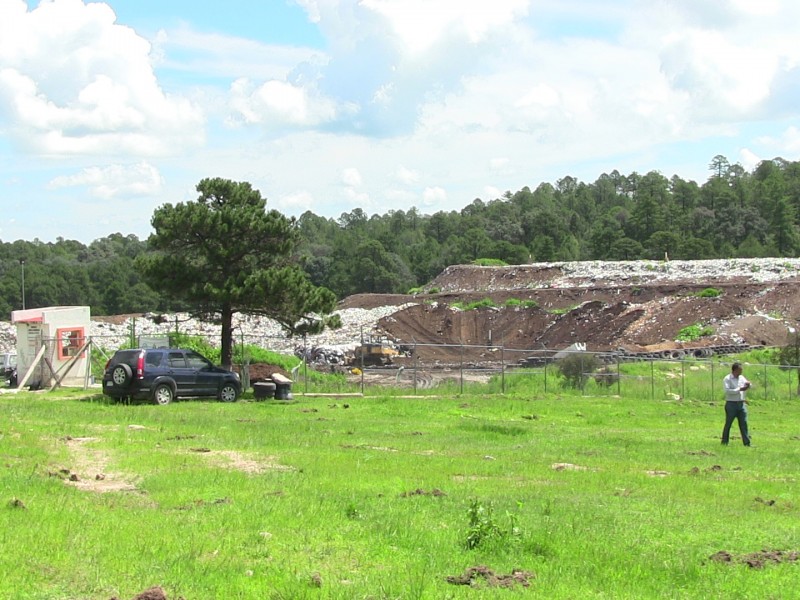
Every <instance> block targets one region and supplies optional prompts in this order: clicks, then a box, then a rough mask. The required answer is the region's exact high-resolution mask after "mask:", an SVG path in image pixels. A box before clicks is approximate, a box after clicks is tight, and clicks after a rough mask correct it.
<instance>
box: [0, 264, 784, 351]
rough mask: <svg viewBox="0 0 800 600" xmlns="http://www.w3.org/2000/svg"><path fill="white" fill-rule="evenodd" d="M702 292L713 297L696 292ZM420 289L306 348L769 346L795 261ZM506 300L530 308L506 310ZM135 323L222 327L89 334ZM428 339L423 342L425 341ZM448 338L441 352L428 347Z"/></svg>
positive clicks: (266, 326) (452, 277)
mask: <svg viewBox="0 0 800 600" xmlns="http://www.w3.org/2000/svg"><path fill="white" fill-rule="evenodd" d="M707 288H713V289H715V290H717V291H719V292H720V294H719V296H717V297H700V296H699V295H698V294H699V293H700V292H702V291H703V290H705V289H707ZM426 289H427V291H428V293H424V294H420V295H414V296H412V295H403V294H395V295H385V294H359V295H355V296H351V297H348V298H346V299H344V300H343V301H342V302H341V303H340V304H339V306H338V308H337V311H338V312H339V314H340V315H341V317H342V321H343V324H344V326H343V327H342V329H340V330H337V331H327V332H325V333H323V334H321V335H318V336H309V338H308V339H307V340H306V345H307V347H308V348H321V349H329V350H334V351H336V352H346V351H348V350H352V348H354V347H355V346H356V345H357V344H358V343H359V340H360V339H361V335H362V333H364V334H368V333H372V332H379V333H383V334H386V335H388V336H390V337H391V338H393V339H394V340H396V341H397V342H400V343H403V344H407V345H412V346H413V345H415V344H416V345H417V356H418V357H419V358H420V359H421V360H423V361H438V362H440V363H452V362H454V361H456V360H459V359H460V356H461V349H460V348H459V347H458V346H459V345H460V344H464V345H467V346H472V345H475V346H481V347H483V348H482V349H481V350H480V351H476V353H477V355H478V356H473V357H471V360H473V362H474V361H477V360H479V359H480V360H492V359H493V358H495V356H493V355H492V354H491V353H488V352H487V351H486V346H488V345H494V346H503V347H504V348H506V349H509V350H515V349H516V350H520V351H523V350H533V349H536V350H540V349H545V348H546V349H552V350H559V349H562V348H564V347H566V346H569V345H570V344H572V343H576V342H580V343H585V344H586V345H587V349H588V350H595V351H604V352H605V351H617V350H619V349H625V350H627V351H630V352H644V351H661V350H667V349H680V348H684V347H690V348H698V347H708V348H711V347H720V346H740V345H748V346H776V345H782V344H784V343H785V341H786V337H787V332H788V331H789V328H790V327H795V326H797V324H798V322H800V259H735V260H708V261H669V262H667V261H664V262H654V261H630V262H573V263H538V264H529V265H517V266H508V267H479V266H471V265H457V266H451V267H449V268H447V269H445V271H444V272H442V273H441V275H439V276H438V277H437V278H436V279H435V280H434V281H432V282H431V283H430V284H429V285H428V286H427V288H426ZM487 298H489V299H491V300H492V302H493V303H494V305H495V306H493V307H484V308H480V309H476V310H460V309H458V308H455V307H454V304H455V303H462V304H468V303H470V302H476V301H481V300H484V299H487ZM510 299H513V300H518V301H525V300H532V301H534V302H535V303H536V306H534V307H529V308H522V307H520V306H516V307H513V306H512V307H506V306H505V305H506V302H507V301H508V300H510ZM134 319H135V327H136V331H137V333H139V334H142V335H156V334H159V333H166V332H168V331H171V330H173V329H174V327H176V326H179V328H180V330H181V331H183V332H185V333H190V334H197V335H204V336H207V337H208V339H209V341H211V342H212V343H215V344H216V343H217V342H218V340H219V327H218V326H217V325H214V324H209V323H202V322H198V321H195V320H193V319H191V318H189V316H188V315H119V316H116V317H93V319H92V331H91V335H92V336H93V337H95V338H96V340H97V342H98V344H99V345H102V346H104V347H106V348H111V349H113V348H116V347H119V346H120V345H122V344H124V343H125V342H126V340H127V339H129V335H130V331H131V327H132V324H133V323H134ZM697 323H699V324H701V325H703V326H708V327H709V328H711V329H712V330H713V334H712V335H709V336H705V337H702V338H700V339H699V340H696V341H694V342H692V343H691V344H681V343H679V342H675V339H676V338H677V337H678V334H679V332H680V331H681V329H683V328H684V327H687V326H690V325H694V324H697ZM236 327H237V329H236V331H237V335H242V336H243V337H244V339H246V341H247V342H248V343H254V344H258V345H261V346H263V347H265V348H269V349H272V350H275V351H279V352H284V353H292V352H293V351H294V349H295V348H296V347H297V346H299V345H302V343H303V341H302V340H297V339H287V338H286V337H285V336H284V335H283V334H282V333H281V331H280V328H279V327H278V326H277V324H276V323H274V322H273V321H270V320H268V319H259V318H255V317H240V318H239V319H238V320H237V322H236ZM14 343H15V332H14V329H13V327H12V326H11V325H10V324H8V323H0V345H2V346H3V348H4V349H6V348H7V349H11V348H13V346H14ZM425 344H430V345H431V346H424V345H425ZM441 344H451V345H454V347H452V348H449V349H442V348H435V347H433V346H432V345H441Z"/></svg>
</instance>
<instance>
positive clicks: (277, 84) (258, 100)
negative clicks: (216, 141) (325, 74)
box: [231, 79, 337, 127]
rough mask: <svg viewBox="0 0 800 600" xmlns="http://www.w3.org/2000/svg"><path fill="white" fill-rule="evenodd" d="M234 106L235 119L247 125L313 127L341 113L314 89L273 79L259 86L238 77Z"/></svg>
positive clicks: (234, 88) (331, 102)
mask: <svg viewBox="0 0 800 600" xmlns="http://www.w3.org/2000/svg"><path fill="white" fill-rule="evenodd" d="M231 108H232V109H233V111H234V115H235V118H239V119H241V120H242V121H244V122H245V123H247V124H266V125H273V126H282V125H292V126H301V127H313V126H316V125H320V124H322V123H326V122H329V121H332V120H333V119H334V118H335V117H336V114H337V108H336V106H335V104H334V102H333V101H331V100H330V99H327V98H322V97H320V96H318V95H315V94H314V91H313V89H309V88H304V87H299V86H295V85H292V84H291V83H286V82H283V81H277V80H271V81H267V82H266V83H264V84H262V85H260V86H255V85H254V84H253V82H252V81H250V80H249V79H238V80H236V81H235V82H234V83H233V85H232V86H231Z"/></svg>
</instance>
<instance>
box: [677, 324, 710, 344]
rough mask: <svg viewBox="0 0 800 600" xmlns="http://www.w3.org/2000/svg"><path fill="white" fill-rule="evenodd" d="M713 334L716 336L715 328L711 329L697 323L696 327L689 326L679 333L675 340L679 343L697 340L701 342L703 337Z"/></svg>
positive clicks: (708, 326)
mask: <svg viewBox="0 0 800 600" xmlns="http://www.w3.org/2000/svg"><path fill="white" fill-rule="evenodd" d="M713 334H714V328H713V327H711V326H710V325H703V324H702V323H695V324H694V325H689V326H687V327H684V328H683V329H681V330H680V331H679V332H678V335H677V337H676V338H675V340H676V341H678V342H694V341H695V340H699V339H700V338H701V337H705V336H708V335H713Z"/></svg>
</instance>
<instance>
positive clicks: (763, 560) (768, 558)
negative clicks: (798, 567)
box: [709, 550, 800, 569]
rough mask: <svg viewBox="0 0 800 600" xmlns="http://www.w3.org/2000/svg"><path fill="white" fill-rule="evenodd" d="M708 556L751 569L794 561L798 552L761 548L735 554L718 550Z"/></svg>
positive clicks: (799, 553)
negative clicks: (755, 550) (747, 552)
mask: <svg viewBox="0 0 800 600" xmlns="http://www.w3.org/2000/svg"><path fill="white" fill-rule="evenodd" d="M709 558H710V559H711V560H712V561H713V562H718V563H725V564H743V565H747V566H748V567H750V568H752V569H761V568H763V567H764V566H765V565H767V564H782V563H795V562H797V561H798V560H800V552H798V551H797V550H791V551H786V550H761V551H759V552H751V553H749V554H739V555H736V554H731V553H730V552H727V551H726V550H720V551H719V552H717V553H715V554H712V555H711V556H710V557H709Z"/></svg>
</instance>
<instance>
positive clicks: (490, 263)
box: [472, 258, 508, 267]
mask: <svg viewBox="0 0 800 600" xmlns="http://www.w3.org/2000/svg"><path fill="white" fill-rule="evenodd" d="M472 264H473V265H477V266H479V267H507V266H508V263H507V262H506V261H504V260H500V259H499V258H476V259H475V260H473V261H472Z"/></svg>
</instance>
